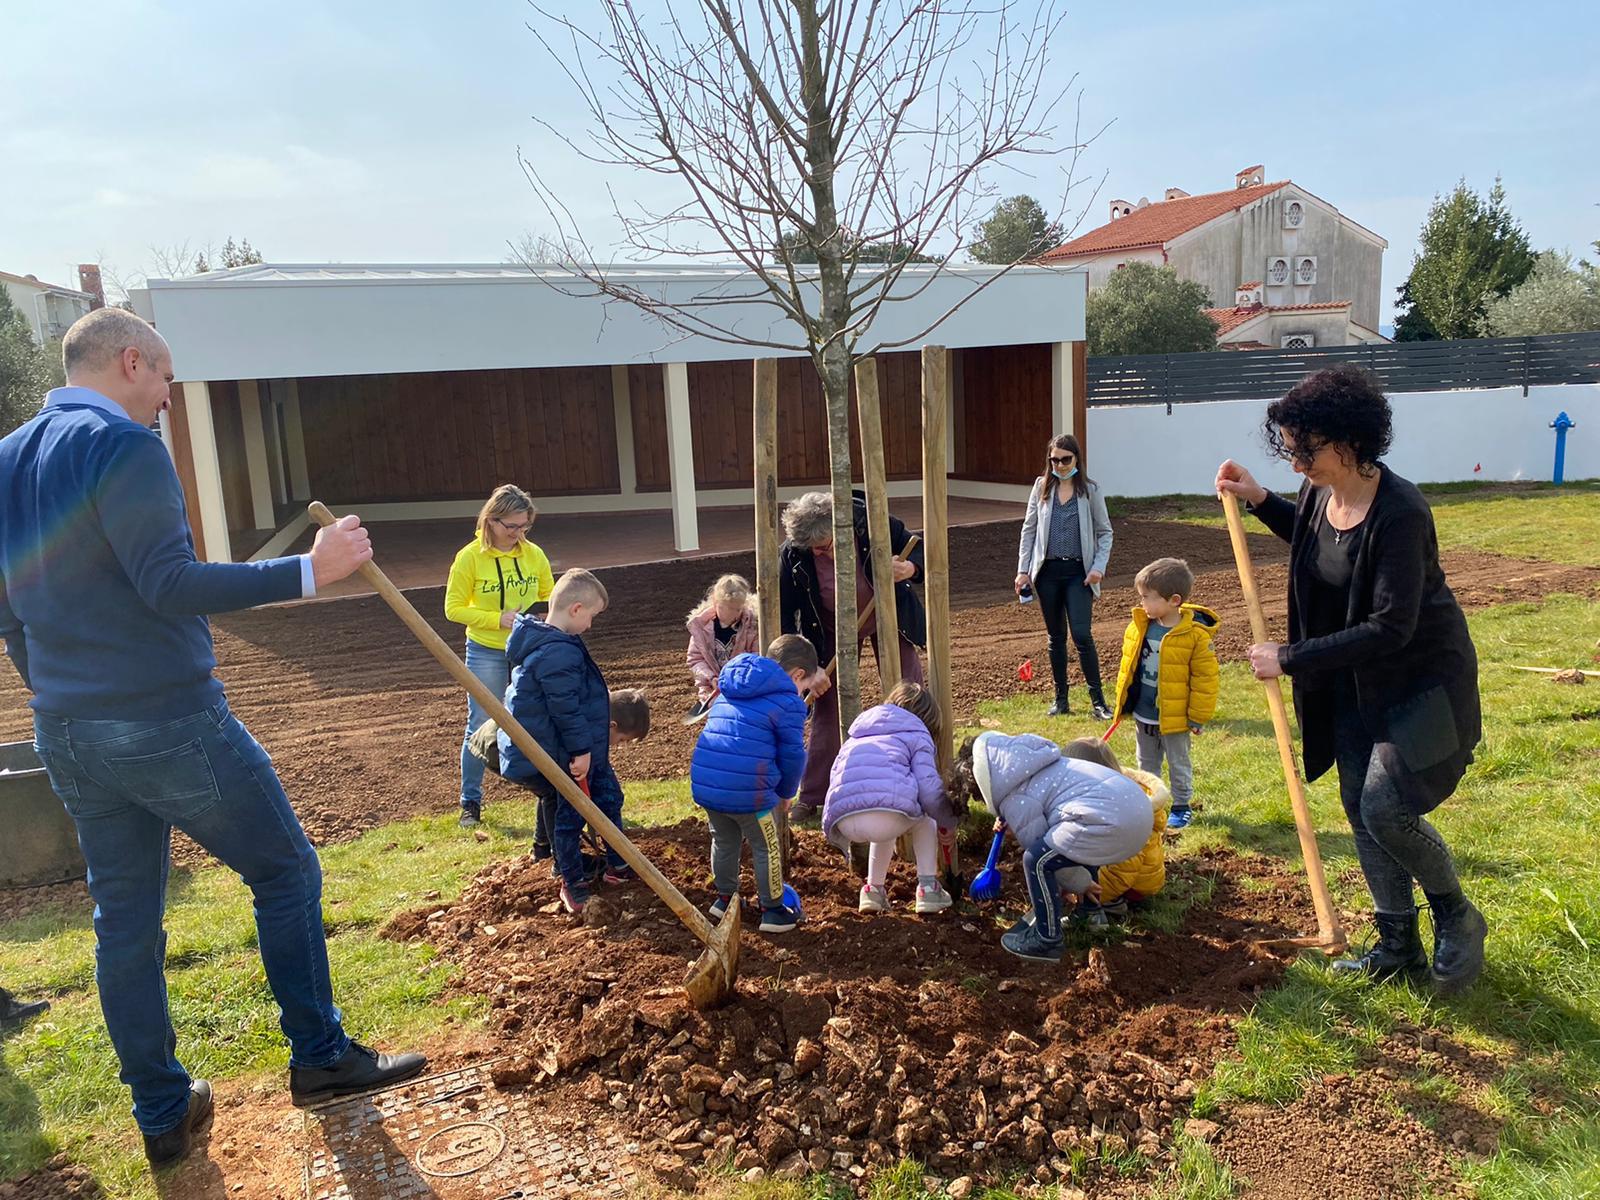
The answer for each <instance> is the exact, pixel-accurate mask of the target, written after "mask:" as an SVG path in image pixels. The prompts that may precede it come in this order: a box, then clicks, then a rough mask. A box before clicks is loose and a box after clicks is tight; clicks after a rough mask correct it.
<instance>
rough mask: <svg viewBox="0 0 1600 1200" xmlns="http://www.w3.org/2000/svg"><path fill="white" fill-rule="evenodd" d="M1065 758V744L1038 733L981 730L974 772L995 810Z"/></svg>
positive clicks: (974, 748) (986, 801) (985, 799)
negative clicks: (1035, 777) (1026, 784)
mask: <svg viewBox="0 0 1600 1200" xmlns="http://www.w3.org/2000/svg"><path fill="white" fill-rule="evenodd" d="M1060 761H1061V747H1060V746H1058V745H1056V744H1055V743H1054V742H1052V741H1051V740H1050V739H1049V738H1042V737H1040V736H1039V735H1038V734H1036V733H1018V734H1008V733H995V732H993V731H992V730H986V731H985V732H983V733H980V734H979V735H978V737H977V740H976V741H975V742H974V743H973V746H972V774H973V777H974V779H976V781H977V784H978V791H979V792H981V793H982V794H983V802H984V804H985V806H987V808H988V809H989V811H990V812H991V813H993V814H994V815H995V816H997V817H998V816H999V815H1000V801H1001V800H1003V799H1005V797H1007V796H1009V795H1010V794H1011V793H1012V792H1014V791H1016V790H1017V789H1018V788H1019V787H1021V786H1022V785H1023V784H1025V783H1026V782H1027V781H1028V780H1030V779H1032V778H1033V777H1034V776H1035V775H1037V774H1038V773H1039V772H1040V771H1043V770H1045V769H1046V768H1047V767H1050V766H1052V765H1054V764H1055V763H1058V762H1060Z"/></svg>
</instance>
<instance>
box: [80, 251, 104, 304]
mask: <svg viewBox="0 0 1600 1200" xmlns="http://www.w3.org/2000/svg"><path fill="white" fill-rule="evenodd" d="M78 290H79V291H80V292H88V293H89V295H91V296H93V297H94V299H93V300H91V301H89V311H90V312H93V311H94V310H95V309H97V308H104V307H105V306H106V289H105V285H104V284H103V283H101V282H100V266H99V264H98V263H79V264H78Z"/></svg>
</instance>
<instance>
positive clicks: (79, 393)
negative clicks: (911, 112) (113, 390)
mask: <svg viewBox="0 0 1600 1200" xmlns="http://www.w3.org/2000/svg"><path fill="white" fill-rule="evenodd" d="M59 404H82V405H85V406H87V407H89V408H98V409H99V410H100V411H101V412H106V413H110V414H111V415H112V416H113V417H121V418H122V419H123V420H124V421H131V420H132V419H133V418H132V417H130V416H128V413H127V410H126V409H124V408H123V407H122V405H120V404H118V403H117V402H116V401H115V400H112V399H110V398H108V397H106V396H102V395H101V394H100V393H99V392H97V391H95V390H94V389H93V388H86V387H58V388H51V389H50V393H49V395H47V396H45V398H44V406H45V407H46V408H53V407H55V406H56V405H59Z"/></svg>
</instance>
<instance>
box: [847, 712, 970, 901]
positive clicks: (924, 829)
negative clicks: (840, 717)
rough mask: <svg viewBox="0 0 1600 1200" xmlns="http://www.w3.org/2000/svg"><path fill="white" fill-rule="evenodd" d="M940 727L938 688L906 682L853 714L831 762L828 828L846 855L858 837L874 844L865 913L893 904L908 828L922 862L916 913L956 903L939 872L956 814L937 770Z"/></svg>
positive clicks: (863, 889) (864, 890)
mask: <svg viewBox="0 0 1600 1200" xmlns="http://www.w3.org/2000/svg"><path fill="white" fill-rule="evenodd" d="M939 725H940V714H939V705H938V702H937V701H936V700H934V698H933V696H932V694H931V693H929V692H928V691H927V690H926V689H924V688H923V687H922V685H920V684H916V683H902V684H900V686H899V687H897V688H895V689H894V691H892V692H890V693H889V698H888V700H887V701H886V702H885V703H883V704H880V705H878V707H876V708H869V709H867V711H866V712H864V713H862V714H861V715H860V716H859V717H857V718H856V719H855V721H854V723H853V724H852V725H851V726H850V740H849V741H847V742H846V743H845V744H844V747H843V748H842V749H841V750H840V751H839V757H838V758H836V759H834V760H833V771H832V773H831V775H830V777H829V783H828V796H827V799H826V800H825V801H824V803H823V806H822V830H823V832H824V833H825V834H826V835H827V837H828V840H829V841H830V842H832V843H834V845H836V846H838V847H840V848H841V849H842V850H844V851H846V852H847V853H848V851H849V849H850V843H852V842H866V843H868V844H869V845H870V846H871V850H870V852H869V854H868V857H867V882H866V883H864V884H862V886H861V899H860V903H859V905H858V907H859V908H860V910H861V911H862V912H865V913H878V912H883V911H885V910H886V909H887V908H888V907H889V897H888V894H887V893H886V892H885V890H884V882H885V880H887V879H888V877H889V863H890V862H891V861H892V860H893V858H894V850H895V840H896V839H897V838H899V837H900V836H901V835H902V834H910V836H911V847H912V850H913V851H914V853H915V855H916V860H917V899H916V905H915V908H916V911H917V912H919V913H932V912H939V911H940V910H942V909H946V908H949V907H950V905H951V904H952V903H953V901H952V900H951V898H950V893H949V892H947V891H945V890H944V888H942V887H940V886H939V875H938V871H939V843H940V841H941V840H954V838H955V833H956V821H957V818H958V814H957V812H956V810H955V808H954V807H952V805H951V803H950V798H949V797H948V796H947V795H946V794H945V789H944V780H943V779H942V778H941V777H940V775H939V763H938V755H937V752H936V751H935V749H934V738H935V737H936V736H937V734H938V731H939Z"/></svg>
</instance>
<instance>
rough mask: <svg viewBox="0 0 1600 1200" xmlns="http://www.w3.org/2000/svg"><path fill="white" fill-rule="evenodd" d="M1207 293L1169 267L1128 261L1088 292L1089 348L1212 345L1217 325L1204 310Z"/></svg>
mask: <svg viewBox="0 0 1600 1200" xmlns="http://www.w3.org/2000/svg"><path fill="white" fill-rule="evenodd" d="M1210 306H1211V297H1209V296H1208V295H1206V290H1205V288H1203V287H1202V286H1200V284H1198V283H1195V282H1194V281H1193V280H1192V279H1180V278H1178V273H1177V272H1176V271H1174V270H1173V269H1172V268H1171V267H1157V266H1152V265H1151V264H1150V263H1129V264H1128V265H1127V266H1125V267H1121V268H1119V269H1118V270H1115V271H1113V272H1111V278H1110V279H1108V280H1107V281H1106V284H1105V286H1104V287H1102V288H1100V289H1099V290H1097V291H1093V292H1090V293H1089V307H1088V312H1087V324H1088V334H1089V353H1090V354H1094V355H1104V354H1184V353H1187V352H1189V351H1192V350H1215V349H1216V348H1217V326H1216V322H1214V321H1213V320H1212V319H1211V318H1210V317H1208V316H1207V315H1206V313H1205V310H1206V309H1207V308H1209V307H1210Z"/></svg>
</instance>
